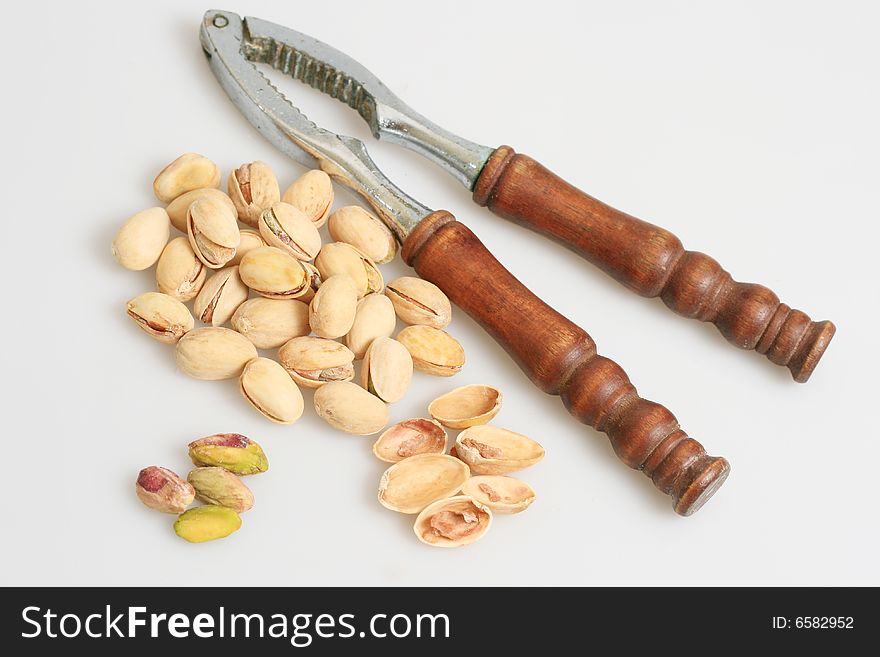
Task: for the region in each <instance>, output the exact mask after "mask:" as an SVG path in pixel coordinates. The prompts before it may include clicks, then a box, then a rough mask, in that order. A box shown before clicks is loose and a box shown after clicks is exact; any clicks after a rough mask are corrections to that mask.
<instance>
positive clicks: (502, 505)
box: [461, 475, 535, 514]
mask: <svg viewBox="0 0 880 657" xmlns="http://www.w3.org/2000/svg"><path fill="white" fill-rule="evenodd" d="M461 492H462V494H464V495H470V496H471V497H473V498H474V499H475V500H477V501H478V502H480V503H482V504H484V505H486V506H488V507H489V508H490V509H492V511H493V512H494V513H505V514H510V513H520V512H521V511H525V510H526V509H527V508H529V506H530V505H531V504H532V502H534V501H535V491H534V490H533V489H532V487H531V486H529V485H528V484H527V483H526V482H524V481H522V480H521V479H517V478H516V477H508V476H506V475H475V476H473V477H471V478H470V479H468V480H467V481H466V482H465V483H464V485H463V486H462V487H461Z"/></svg>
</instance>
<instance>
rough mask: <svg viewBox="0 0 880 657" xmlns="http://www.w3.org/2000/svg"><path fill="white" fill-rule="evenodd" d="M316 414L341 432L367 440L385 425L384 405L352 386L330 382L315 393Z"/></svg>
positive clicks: (374, 397) (340, 382)
mask: <svg viewBox="0 0 880 657" xmlns="http://www.w3.org/2000/svg"><path fill="white" fill-rule="evenodd" d="M315 411H317V413H318V415H319V416H320V417H321V418H323V419H324V420H325V421H326V422H327V424H329V425H330V426H331V427H333V428H335V429H339V430H340V431H345V432H347V433H353V434H355V435H358V436H368V435H370V434H373V433H377V432H378V431H381V430H382V427H384V426H385V425H386V424H388V407H387V406H386V405H385V403H384V402H383V401H382V400H381V399H379V398H378V397H376V396H375V395H371V394H370V393H369V392H367V391H366V390H364V389H363V388H361V387H360V386H358V385H355V384H354V383H348V382H342V381H332V382H330V383H327V384H325V385H323V386H321V387H320V388H318V389H317V390H316V391H315Z"/></svg>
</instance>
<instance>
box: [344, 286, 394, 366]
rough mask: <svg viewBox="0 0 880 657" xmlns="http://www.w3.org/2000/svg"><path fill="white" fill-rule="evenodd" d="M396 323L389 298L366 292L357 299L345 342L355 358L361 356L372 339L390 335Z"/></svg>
mask: <svg viewBox="0 0 880 657" xmlns="http://www.w3.org/2000/svg"><path fill="white" fill-rule="evenodd" d="M396 325H397V317H396V316H395V314H394V306H392V305H391V300H390V299H389V298H388V297H386V296H385V295H384V294H368V295H367V296H365V297H364V298H363V299H361V300H360V301H358V305H357V308H356V309H355V314H354V323H353V324H352V325H351V328H350V329H349V331H348V334H347V335H346V336H345V344H346V345H348V348H349V349H351V350H352V351H353V352H354V357H355V359H356V360H357V359H360V358H363V357H364V354H365V353H366V352H367V348H368V347H369V346H370V344H372V342H373V340H375V339H376V338H389V337H391V334H392V333H394V328H395V326H396Z"/></svg>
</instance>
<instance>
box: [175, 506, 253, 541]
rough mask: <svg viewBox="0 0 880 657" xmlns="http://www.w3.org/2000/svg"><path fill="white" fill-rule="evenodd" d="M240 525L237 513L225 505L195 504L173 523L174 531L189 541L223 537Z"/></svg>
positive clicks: (236, 529)
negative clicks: (194, 506) (195, 505)
mask: <svg viewBox="0 0 880 657" xmlns="http://www.w3.org/2000/svg"><path fill="white" fill-rule="evenodd" d="M240 527H241V518H239V517H238V514H237V513H236V512H235V511H233V510H232V509H229V508H227V507H225V506H213V505H209V506H197V507H196V508H195V509H190V510H189V511H185V512H184V513H182V514H181V515H180V517H178V518H177V521H176V522H175V523H174V532H175V533H176V534H177V535H178V536H180V538H182V539H184V540H186V541H189V542H190V543H204V542H205V541H214V540H216V539H218V538H225V537H227V536H229V535H230V534H231V533H233V532H235V531H238V529H239V528H240Z"/></svg>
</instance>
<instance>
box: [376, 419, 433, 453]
mask: <svg viewBox="0 0 880 657" xmlns="http://www.w3.org/2000/svg"><path fill="white" fill-rule="evenodd" d="M445 451H446V430H445V429H443V427H442V426H440V423H439V422H435V421H434V420H428V419H425V418H421V417H418V418H413V419H412V420H404V421H403V422H398V423H397V424H393V425H391V426H390V427H388V428H387V429H386V430H385V431H383V432H382V435H381V436H379V439H378V440H377V441H376V442H375V443H374V444H373V454H375V455H376V458H378V459H379V460H380V461H385V462H386V463H397V462H398V461H402V460H403V459H405V458H409V457H410V456H415V455H416V454H442V453H443V452H445Z"/></svg>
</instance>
